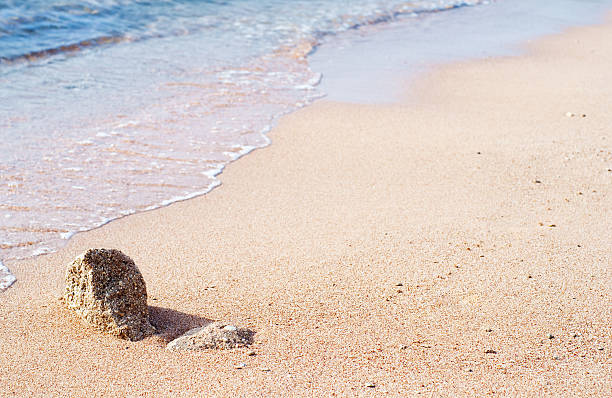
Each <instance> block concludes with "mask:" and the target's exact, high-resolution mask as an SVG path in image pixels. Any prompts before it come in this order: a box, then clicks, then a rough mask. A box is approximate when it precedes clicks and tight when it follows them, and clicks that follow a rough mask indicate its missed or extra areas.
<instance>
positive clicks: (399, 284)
mask: <svg viewBox="0 0 612 398" xmlns="http://www.w3.org/2000/svg"><path fill="white" fill-rule="evenodd" d="M395 286H404V284H403V283H398V284H396V285H395Z"/></svg>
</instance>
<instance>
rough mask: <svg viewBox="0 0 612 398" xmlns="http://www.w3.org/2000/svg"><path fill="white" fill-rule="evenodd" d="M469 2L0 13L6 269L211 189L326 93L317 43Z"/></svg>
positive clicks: (222, 4) (192, 1)
mask: <svg viewBox="0 0 612 398" xmlns="http://www.w3.org/2000/svg"><path fill="white" fill-rule="evenodd" d="M478 3H480V1H474V0H472V1H458V0H438V1H425V0H421V1H413V2H406V1H397V0H395V1H393V0H391V1H383V0H350V1H348V0H346V1H344V0H310V1H309V0H293V1H279V0H261V1H247V0H227V1H214V0H208V1H203V0H160V1H143V0H86V1H82V0H81V1H74V0H8V1H7V0H5V1H2V2H0V139H1V140H2V142H3V145H2V146H0V250H1V253H0V258H1V259H4V260H11V259H15V258H21V257H26V256H31V255H36V254H41V253H46V252H49V251H53V250H55V249H56V248H57V247H58V246H60V245H61V244H62V243H63V242H64V241H65V239H67V238H69V237H70V236H71V235H72V234H74V233H75V232H78V231H83V230H87V229H91V228H93V227H96V226H99V225H101V224H104V223H105V222H107V221H108V220H111V219H114V218H117V217H120V216H122V215H127V214H131V213H134V212H138V211H143V210H148V209H152V208H155V207H159V206H162V205H166V204H168V203H172V202H173V201H177V200H181V199H186V198H189V197H192V196H196V195H200V194H202V193H205V192H207V191H209V190H210V189H212V188H213V187H215V186H216V185H218V184H219V182H218V180H217V179H216V178H215V176H216V175H217V174H218V173H219V172H221V170H222V169H223V167H224V166H225V165H226V164H227V163H228V162H230V161H232V160H235V159H236V158H238V157H240V156H242V155H244V154H246V153H248V152H249V151H251V150H253V149H255V148H260V147H263V146H265V145H267V144H268V143H269V141H268V139H267V137H266V132H267V131H268V130H269V129H270V127H271V125H272V123H273V122H274V120H276V119H277V118H278V117H279V116H280V115H283V114H285V113H287V112H291V111H293V110H295V109H297V108H300V107H302V106H304V105H306V104H308V103H310V102H312V101H313V100H315V99H317V98H320V97H321V96H322V95H323V93H321V92H320V91H319V90H317V88H316V85H317V84H318V82H319V81H320V79H321V75H320V74H318V73H317V72H316V71H312V70H311V68H310V67H309V65H308V62H307V59H306V57H307V55H308V54H309V53H310V52H311V51H312V49H313V48H314V47H315V46H316V45H317V44H318V43H319V42H320V40H322V38H324V37H326V36H330V35H335V34H337V33H339V32H342V31H346V30H350V29H357V28H358V27H360V26H364V25H372V24H380V23H385V22H388V21H392V20H397V19H403V18H414V17H415V16H417V15H420V14H423V13H434V12H441V11H444V10H448V9H452V8H454V7H462V6H469V5H476V4H478Z"/></svg>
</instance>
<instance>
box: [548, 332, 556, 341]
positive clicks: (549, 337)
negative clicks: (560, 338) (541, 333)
mask: <svg viewBox="0 0 612 398" xmlns="http://www.w3.org/2000/svg"><path fill="white" fill-rule="evenodd" d="M546 337H548V339H549V340H552V339H554V338H555V336H554V335H552V334H550V333H548V334H547V335H546Z"/></svg>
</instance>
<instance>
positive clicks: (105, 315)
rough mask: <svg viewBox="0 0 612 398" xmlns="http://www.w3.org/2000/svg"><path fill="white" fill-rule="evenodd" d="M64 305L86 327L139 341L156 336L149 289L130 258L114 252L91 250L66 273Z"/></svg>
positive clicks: (71, 265)
mask: <svg viewBox="0 0 612 398" xmlns="http://www.w3.org/2000/svg"><path fill="white" fill-rule="evenodd" d="M61 300H62V302H63V303H64V305H65V306H66V307H68V308H69V309H71V310H73V311H74V312H76V313H77V314H78V315H79V316H80V317H81V318H82V319H83V320H84V321H85V322H86V323H88V324H89V325H91V326H93V327H95V328H96V329H98V330H101V331H103V332H106V333H109V334H111V335H113V336H116V337H119V338H122V339H126V340H132V341H138V340H142V339H144V338H145V337H147V336H150V335H152V334H153V333H154V332H155V328H153V326H152V325H151V324H150V323H149V307H148V306H147V288H146V285H145V281H144V279H143V277H142V274H141V273H140V271H139V270H138V268H137V267H136V265H135V264H134V261H132V259H131V258H129V257H128V256H126V255H125V254H123V253H121V252H120V251H119V250H115V249H90V250H88V251H87V252H85V253H84V254H82V255H81V256H79V257H77V258H76V259H75V260H74V261H73V262H72V263H71V264H70V265H69V266H68V270H67V272H66V287H65V289H64V295H63V297H62V299H61Z"/></svg>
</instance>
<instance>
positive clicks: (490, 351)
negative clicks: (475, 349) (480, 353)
mask: <svg viewBox="0 0 612 398" xmlns="http://www.w3.org/2000/svg"><path fill="white" fill-rule="evenodd" d="M485 354H497V351H495V350H491V349H488V350H486V351H485Z"/></svg>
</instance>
